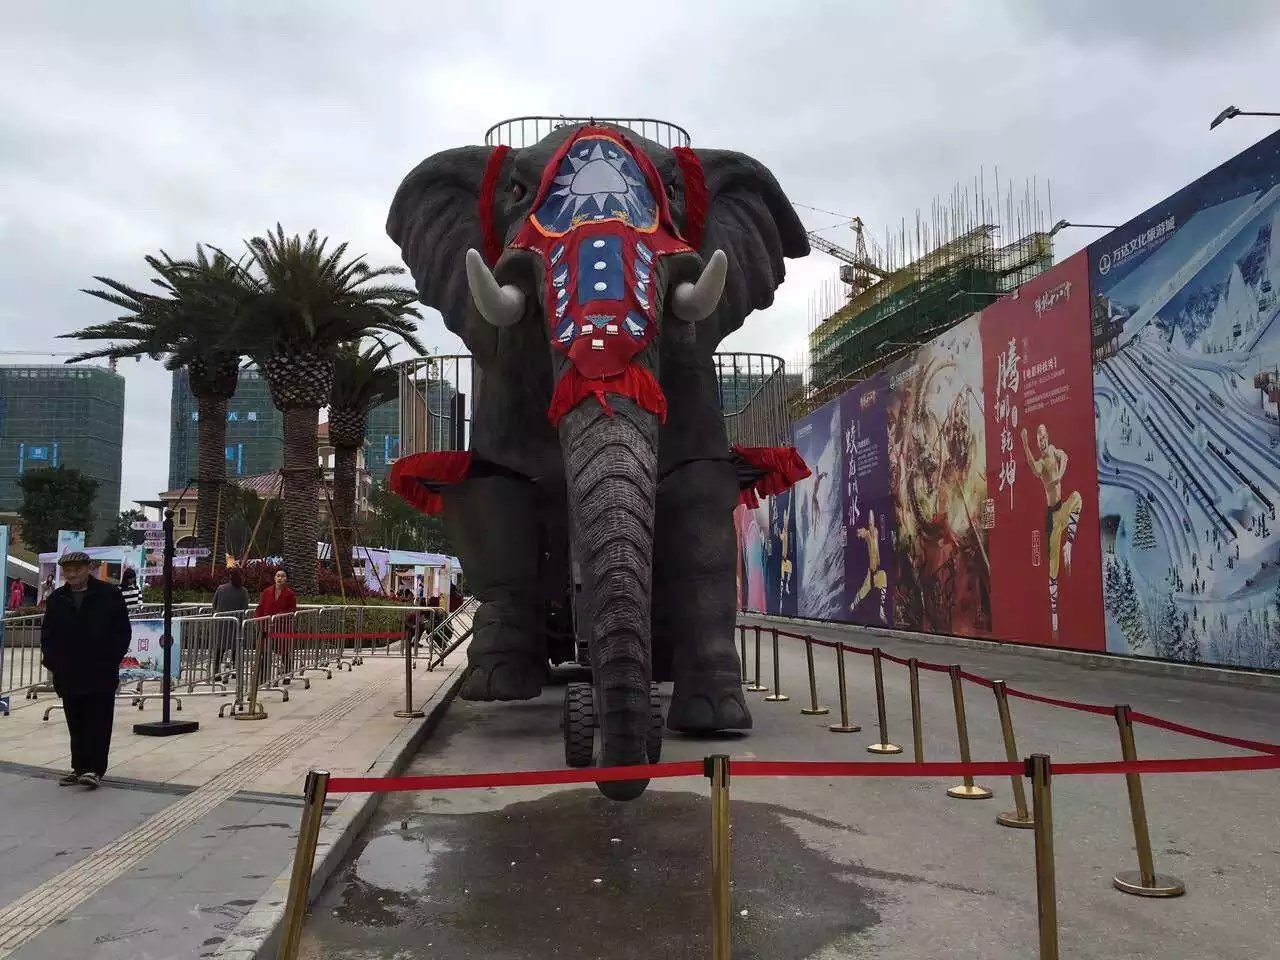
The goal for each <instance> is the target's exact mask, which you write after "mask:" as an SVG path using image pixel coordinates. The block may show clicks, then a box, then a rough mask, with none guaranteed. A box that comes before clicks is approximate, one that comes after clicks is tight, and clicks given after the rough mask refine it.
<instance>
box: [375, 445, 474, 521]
mask: <svg viewBox="0 0 1280 960" xmlns="http://www.w3.org/2000/svg"><path fill="white" fill-rule="evenodd" d="M470 471H471V453H470V452H469V451H457V450H445V451H441V452H437V453H415V454H413V455H412V456H408V457H402V458H401V459H399V460H397V461H396V462H395V463H393V464H392V465H391V472H390V473H389V474H388V475H387V486H388V487H389V488H390V489H391V492H392V493H394V494H396V495H397V496H399V497H400V498H401V499H402V500H404V501H405V502H406V503H408V504H409V505H410V506H411V507H414V508H415V509H417V510H420V511H422V512H423V513H439V512H440V511H441V510H443V509H444V498H443V497H442V496H441V495H440V491H439V490H438V489H432V488H433V487H444V486H448V485H449V484H452V483H459V482H461V481H462V480H465V479H466V478H467V474H468V473H469V472H470Z"/></svg>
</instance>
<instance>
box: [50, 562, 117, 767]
mask: <svg viewBox="0 0 1280 960" xmlns="http://www.w3.org/2000/svg"><path fill="white" fill-rule="evenodd" d="M58 565H59V566H60V567H62V576H63V579H64V580H65V581H66V582H65V583H63V585H62V586H60V587H59V588H58V589H57V590H54V591H53V593H51V594H50V595H49V598H48V600H47V601H46V602H45V608H44V622H43V623H42V624H41V627H40V651H41V655H42V659H43V662H44V665H45V667H46V668H47V669H48V670H49V672H50V673H52V674H53V689H54V690H55V691H56V692H57V694H58V696H59V697H61V698H62V706H63V710H64V711H65V713H66V717H67V731H68V732H69V733H70V735H71V773H69V774H68V775H67V776H65V777H63V778H62V779H61V780H59V781H58V782H59V783H60V784H62V785H63V786H71V785H72V784H76V783H80V784H83V785H84V786H86V787H88V788H89V789H90V790H93V789H96V788H97V787H98V785H99V784H100V783H101V782H102V777H103V776H104V775H105V774H106V772H107V753H108V751H109V750H110V748H111V725H112V721H113V720H114V718H115V704H116V687H117V686H119V683H120V661H121V660H123V659H124V655H125V654H126V653H128V652H129V640H130V638H131V636H132V630H131V628H130V626H129V611H128V608H127V607H126V606H125V602H124V597H122V596H121V595H120V591H119V590H117V589H116V588H115V587H113V586H112V585H111V584H109V583H103V582H102V581H101V580H95V579H94V578H93V577H91V576H89V557H88V556H87V555H86V554H84V553H83V552H81V551H79V550H73V551H70V552H68V553H65V554H63V555H62V557H61V558H60V559H59V561H58Z"/></svg>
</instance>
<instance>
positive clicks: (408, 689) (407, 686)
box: [394, 614, 426, 720]
mask: <svg viewBox="0 0 1280 960" xmlns="http://www.w3.org/2000/svg"><path fill="white" fill-rule="evenodd" d="M411 616H415V617H416V616H417V615H416V614H411ZM416 636H417V623H416V621H415V623H414V629H413V636H412V637H411V638H410V639H406V640H401V641H400V643H401V645H402V646H403V647H404V709H403V710H397V711H396V712H395V714H394V715H395V716H397V717H402V718H403V719H406V720H411V719H416V718H418V717H425V716H426V714H425V713H423V712H422V711H421V710H415V709H413V640H414V639H415V638H416Z"/></svg>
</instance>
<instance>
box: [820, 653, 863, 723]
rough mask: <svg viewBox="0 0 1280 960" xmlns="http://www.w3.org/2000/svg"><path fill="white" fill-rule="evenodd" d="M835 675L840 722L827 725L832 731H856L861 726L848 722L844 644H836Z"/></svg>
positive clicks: (847, 689)
mask: <svg viewBox="0 0 1280 960" xmlns="http://www.w3.org/2000/svg"><path fill="white" fill-rule="evenodd" d="M836 677H837V679H838V681H839V683H840V722H839V723H833V724H831V726H829V727H827V729H828V730H830V731H831V732H832V733H857V732H858V731H859V730H861V729H862V727H860V726H858V724H856V723H850V722H849V686H848V684H847V683H845V679H844V644H843V643H837V644H836Z"/></svg>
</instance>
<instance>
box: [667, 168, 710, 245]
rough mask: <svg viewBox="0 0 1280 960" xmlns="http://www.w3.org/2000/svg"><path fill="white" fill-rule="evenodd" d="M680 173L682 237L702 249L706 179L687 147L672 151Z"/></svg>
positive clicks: (706, 202) (705, 216) (706, 205)
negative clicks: (682, 214)
mask: <svg viewBox="0 0 1280 960" xmlns="http://www.w3.org/2000/svg"><path fill="white" fill-rule="evenodd" d="M672 152H673V153H675V155H676V163H677V164H679V165H680V175H681V176H682V177H683V178H684V197H685V218H684V219H685V229H684V234H685V236H684V239H685V241H686V242H687V243H688V244H689V246H691V247H693V249H694V250H700V249H702V236H703V234H704V233H705V231H706V228H707V210H708V198H707V179H706V177H704V176H703V174H702V161H701V160H699V159H698V155H697V154H696V153H694V152H693V150H691V149H690V148H688V147H676V148H675V149H674V150H673V151H672Z"/></svg>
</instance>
